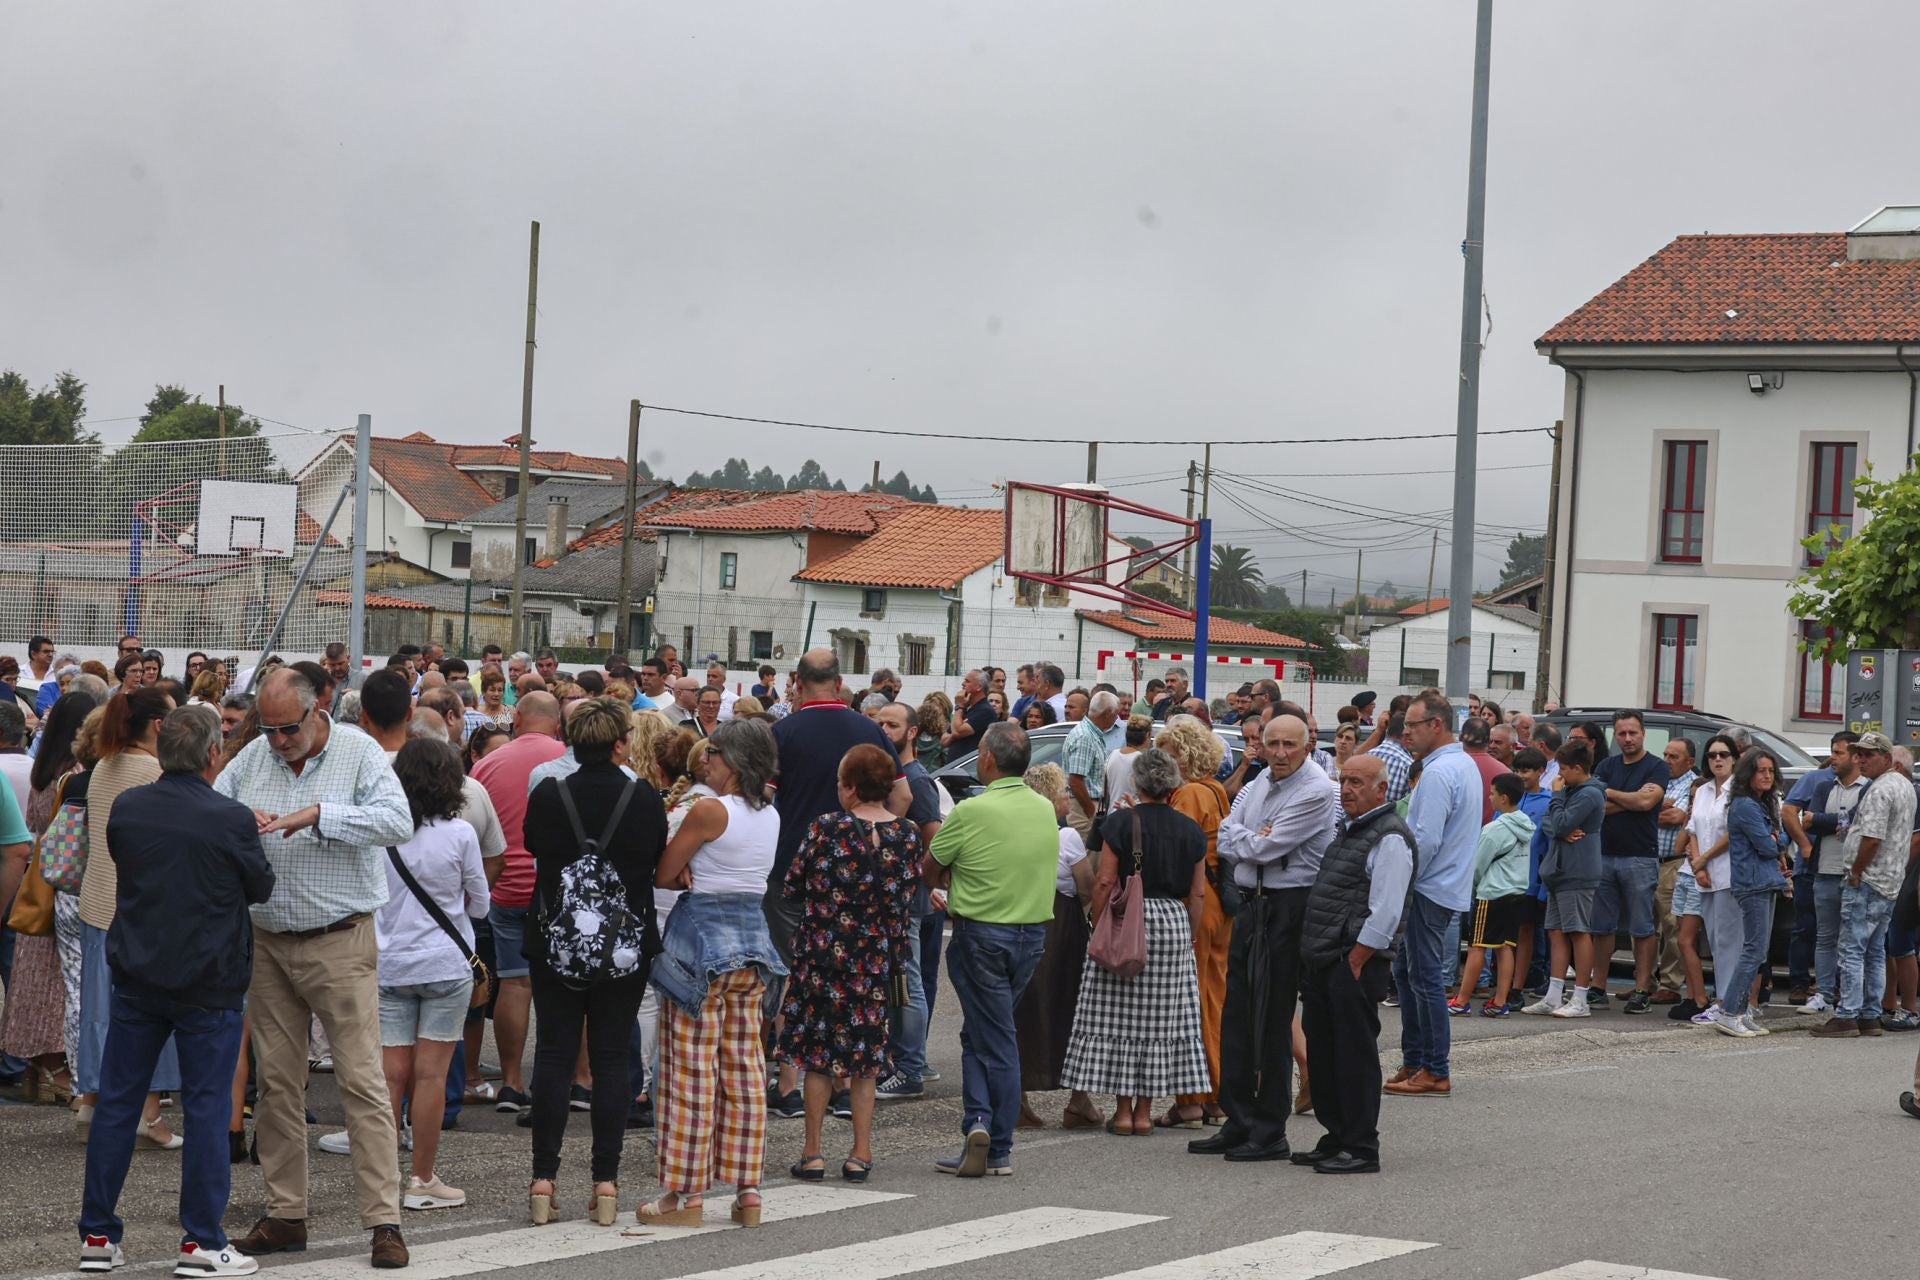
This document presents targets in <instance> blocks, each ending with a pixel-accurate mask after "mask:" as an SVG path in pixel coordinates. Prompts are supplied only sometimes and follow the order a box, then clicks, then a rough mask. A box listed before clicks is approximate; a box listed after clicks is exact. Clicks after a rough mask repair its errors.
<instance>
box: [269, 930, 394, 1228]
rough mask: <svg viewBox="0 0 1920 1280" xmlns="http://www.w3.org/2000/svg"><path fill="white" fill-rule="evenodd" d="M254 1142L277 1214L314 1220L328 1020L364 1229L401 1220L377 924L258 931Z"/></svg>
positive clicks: (273, 1211)
mask: <svg viewBox="0 0 1920 1280" xmlns="http://www.w3.org/2000/svg"><path fill="white" fill-rule="evenodd" d="M247 1013H248V1015H249V1017H251V1019H252V1024H253V1054H254V1070H255V1072H256V1073H257V1076H258V1079H259V1082H260V1097H259V1100H258V1101H257V1102H256V1103H255V1104H254V1109H253V1115H254V1135H255V1137H256V1138H258V1139H259V1143H260V1172H261V1173H262V1174H263V1175H264V1176H265V1178H266V1182H267V1212H268V1213H269V1214H271V1215H272V1216H273V1217H276V1218H301V1219H304V1218H305V1217H306V1216H307V1103H306V1085H307V1027H308V1020H309V1018H311V1017H317V1018H319V1019H320V1025H321V1026H323V1027H325V1028H326V1035H327V1040H328V1042H329V1043H330V1044H331V1045H332V1048H333V1078H334V1080H335V1081H336V1082H337V1083H338V1084H339V1086H340V1099H341V1101H342V1102H343V1103H344V1104H345V1105H346V1111H347V1137H348V1140H349V1141H350V1142H351V1143H352V1146H353V1176H354V1183H355V1198H356V1199H357V1201H358V1203H359V1208H360V1225H361V1226H363V1227H377V1226H379V1225H381V1224H382V1223H388V1222H391V1223H398V1222H399V1221H400V1154H399V1141H398V1137H397V1135H396V1134H395V1133H394V1128H393V1104H392V1102H391V1101H390V1099H389V1098H388V1096H387V1077H386V1073H385V1072H384V1071H383V1070H382V1069H381V1065H380V987H379V969H378V950H377V948H376V946H375V943H374V934H373V917H372V916H367V917H365V918H363V919H362V920H361V921H360V922H359V923H358V924H356V925H354V926H353V928H351V929H343V930H341V931H340V932H339V933H323V934H321V935H320V936H319V937H317V938H290V937H288V936H286V935H285V934H279V933H269V932H267V931H266V930H264V929H260V928H256V929H254V931H253V985H252V987H250V988H249V989H248V992H247Z"/></svg>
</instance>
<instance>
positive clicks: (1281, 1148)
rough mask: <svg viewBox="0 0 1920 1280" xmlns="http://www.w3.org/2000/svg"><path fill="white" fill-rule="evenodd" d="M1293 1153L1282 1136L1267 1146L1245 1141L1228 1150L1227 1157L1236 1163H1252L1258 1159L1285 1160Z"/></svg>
mask: <svg viewBox="0 0 1920 1280" xmlns="http://www.w3.org/2000/svg"><path fill="white" fill-rule="evenodd" d="M1291 1153H1292V1152H1291V1149H1290V1148H1289V1147H1288V1146H1287V1142H1286V1139H1284V1138H1282V1139H1281V1140H1280V1141H1278V1142H1276V1143H1273V1144H1272V1145H1270V1146H1265V1147H1263V1146H1260V1145H1258V1144H1257V1143H1252V1142H1243V1143H1241V1144H1240V1145H1239V1146H1237V1147H1235V1148H1234V1149H1233V1150H1231V1151H1229V1152H1227V1159H1229V1160H1231V1161H1233V1162H1235V1163H1236V1164H1251V1163H1252V1162H1254V1161H1256V1160H1285V1159H1286V1158H1287V1157H1288V1156H1289V1155H1290V1154H1291Z"/></svg>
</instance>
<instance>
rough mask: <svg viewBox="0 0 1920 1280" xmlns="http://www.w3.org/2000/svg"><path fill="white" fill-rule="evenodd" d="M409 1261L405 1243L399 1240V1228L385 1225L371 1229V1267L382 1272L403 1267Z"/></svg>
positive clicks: (389, 1224)
mask: <svg viewBox="0 0 1920 1280" xmlns="http://www.w3.org/2000/svg"><path fill="white" fill-rule="evenodd" d="M409 1260H410V1256H409V1255H408V1253H407V1242H406V1241H405V1240H402V1239H401V1238H400V1228H399V1227H396V1226H394V1225H393V1224H392V1223H385V1224H382V1225H381V1226H377V1227H375V1228H374V1229H373V1265H374V1266H376V1267H380V1268H382V1269H384V1270H389V1271H390V1270H393V1269H394V1268H396V1267H404V1266H406V1265H407V1263H408V1261H409Z"/></svg>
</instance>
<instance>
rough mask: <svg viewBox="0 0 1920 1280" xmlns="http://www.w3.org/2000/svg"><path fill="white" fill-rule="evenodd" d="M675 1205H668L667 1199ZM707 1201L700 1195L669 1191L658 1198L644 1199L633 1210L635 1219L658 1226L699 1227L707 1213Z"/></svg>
mask: <svg viewBox="0 0 1920 1280" xmlns="http://www.w3.org/2000/svg"><path fill="white" fill-rule="evenodd" d="M669 1200H671V1201H673V1207H672V1208H668V1207H667V1201H669ZM706 1207H707V1206H706V1201H705V1200H704V1199H703V1198H702V1197H699V1196H683V1195H681V1194H680V1193H679V1192H678V1191H669V1192H667V1193H666V1194H665V1195H663V1196H661V1197H660V1198H659V1199H657V1200H642V1201H641V1202H640V1207H639V1208H638V1209H635V1210H634V1211H633V1217H634V1221H636V1222H644V1223H647V1224H649V1225H651V1226H656V1227H697V1226H699V1225H700V1219H701V1218H702V1217H703V1216H704V1215H705V1213H706Z"/></svg>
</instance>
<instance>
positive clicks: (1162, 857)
mask: <svg viewBox="0 0 1920 1280" xmlns="http://www.w3.org/2000/svg"><path fill="white" fill-rule="evenodd" d="M1181 781H1182V779H1181V776H1180V766H1179V765H1177V764H1175V763H1174V761H1173V757H1171V756H1169V755H1168V754H1167V753H1166V752H1164V751H1161V750H1159V749H1158V748H1149V749H1147V750H1145V751H1142V752H1140V753H1139V755H1138V756H1136V757H1135V764H1134V766H1133V785H1134V788H1135V790H1136V791H1137V792H1138V793H1139V797H1140V799H1139V802H1138V803H1137V804H1135V805H1134V806H1132V807H1131V808H1129V809H1118V810H1114V811H1112V812H1110V813H1109V814H1108V815H1107V817H1106V819H1105V820H1104V821H1103V822H1102V823H1101V825H1100V836H1101V839H1102V841H1103V842H1104V844H1105V848H1104V849H1103V850H1102V852H1101V854H1100V868H1099V873H1098V877H1097V878H1096V879H1095V881H1094V886H1093V918H1094V920H1095V921H1096V922H1097V921H1099V920H1100V918H1101V917H1102V915H1104V914H1105V912H1106V908H1107V900H1108V898H1109V897H1111V896H1112V894H1113V892H1114V890H1115V889H1116V888H1117V887H1118V885H1119V883H1120V880H1121V878H1122V877H1124V876H1128V875H1137V876H1138V877H1139V879H1138V885H1137V887H1138V889H1139V890H1140V891H1141V892H1142V895H1143V896H1142V897H1141V898H1140V901H1141V903H1142V905H1143V908H1144V911H1145V923H1146V933H1147V967H1146V968H1145V969H1144V970H1142V971H1141V973H1140V974H1139V976H1137V977H1134V978H1119V977H1116V976H1115V975H1114V974H1112V973H1110V972H1108V971H1107V970H1106V969H1103V968H1101V967H1100V966H1099V965H1098V964H1096V963H1095V962H1094V961H1093V959H1092V958H1091V957H1089V958H1088V960H1087V963H1086V968H1085V970H1084V971H1083V972H1082V974H1081V979H1080V1005H1079V1008H1078V1009H1077V1010H1075V1012H1074V1018H1073V1036H1072V1038H1071V1039H1070V1040H1069V1041H1068V1042H1067V1061H1066V1065H1065V1067H1063V1068H1062V1069H1061V1072H1060V1083H1061V1085H1062V1086H1063V1087H1065V1088H1068V1089H1084V1090H1086V1091H1087V1092H1089V1093H1111V1094H1113V1095H1114V1111H1113V1118H1112V1119H1111V1120H1109V1121H1107V1132H1109V1133H1114V1134H1122V1135H1132V1134H1142V1135H1144V1134H1149V1133H1152V1132H1153V1100H1154V1098H1156V1097H1169V1096H1172V1095H1175V1094H1182V1093H1186V1094H1194V1093H1205V1092H1206V1091H1207V1090H1209V1089H1211V1088H1212V1087H1213V1078H1212V1076H1211V1075H1210V1074H1209V1072H1208V1070H1207V1052H1206V1046H1205V1044H1204V1043H1203V1041H1202V1040H1201V1034H1200V979H1199V975H1198V972H1197V971H1196V969H1195V968H1194V962H1193V931H1194V929H1195V927H1196V926H1197V924H1198V922H1199V920H1200V917H1201V912H1202V910H1203V909H1204V906H1205V902H1206V887H1207V880H1206V875H1207V872H1206V858H1207V838H1206V836H1205V835H1204V834H1203V833H1202V832H1201V830H1200V828H1199V826H1197V825H1196V824H1195V823H1194V821H1193V819H1191V818H1189V817H1187V816H1186V815H1185V814H1184V813H1180V812H1179V811H1177V810H1175V809H1173V808H1172V807H1170V806H1169V805H1168V804H1167V800H1168V798H1169V797H1170V796H1172V795H1173V793H1174V792H1175V791H1176V790H1178V789H1179V787H1180V784H1181Z"/></svg>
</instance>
